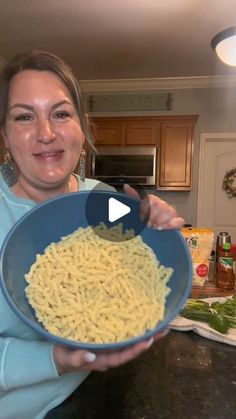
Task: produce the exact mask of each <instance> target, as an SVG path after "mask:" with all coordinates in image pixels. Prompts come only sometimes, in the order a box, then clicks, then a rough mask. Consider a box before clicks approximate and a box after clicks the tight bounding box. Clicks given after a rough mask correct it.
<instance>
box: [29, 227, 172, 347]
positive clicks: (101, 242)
mask: <svg viewBox="0 0 236 419" xmlns="http://www.w3.org/2000/svg"><path fill="white" fill-rule="evenodd" d="M95 229H97V230H100V231H102V233H103V237H104V234H105V236H107V238H109V239H110V237H112V240H113V239H114V240H115V239H116V240H117V241H116V242H115V241H111V240H106V239H104V238H102V237H101V236H100V235H98V234H96V232H95V231H94V230H95ZM95 229H94V228H92V227H86V228H79V229H78V230H76V231H75V232H73V233H72V234H70V235H68V236H66V237H63V238H62V240H61V241H59V242H58V243H51V244H50V245H49V246H48V247H47V248H46V249H45V252H44V254H42V255H39V254H38V255H37V256H36V261H35V263H34V264H33V265H32V266H31V268H30V271H29V272H28V273H27V274H26V275H25V279H26V281H27V282H28V285H27V287H26V296H27V298H28V300H29V303H30V304H31V306H32V307H33V308H34V310H35V313H36V316H37V318H38V320H39V321H40V322H42V324H43V325H44V327H45V328H46V329H47V330H48V331H49V332H50V333H53V334H54V335H57V336H60V337H63V338H66V339H71V340H76V341H81V342H90V343H111V342H118V341H122V340H126V339H129V338H132V337H135V336H139V335H142V334H143V333H145V332H146V331H147V330H151V329H153V328H154V327H155V326H156V324H157V323H158V322H159V321H160V320H162V319H163V316H164V310H165V301H166V297H167V295H168V294H169V292H170V288H169V287H168V285H167V283H168V281H169V279H170V277H171V275H172V272H173V269H172V268H165V267H164V266H162V265H161V264H160V263H159V261H158V260H157V258H156V255H155V253H154V252H153V250H152V249H151V248H150V247H149V246H148V245H147V244H145V243H144V242H143V240H142V238H141V236H134V232H133V231H132V230H128V231H125V232H123V226H122V225H117V226H115V227H112V228H111V229H109V228H107V227H106V226H105V224H103V223H100V224H99V225H98V226H97V227H95ZM131 237H132V238H131ZM124 238H125V240H124ZM128 239H129V240H128ZM121 240H122V241H121Z"/></svg>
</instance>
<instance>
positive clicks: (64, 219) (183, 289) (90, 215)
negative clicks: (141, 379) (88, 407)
mask: <svg viewBox="0 0 236 419" xmlns="http://www.w3.org/2000/svg"><path fill="white" fill-rule="evenodd" d="M91 197H92V198H91ZM110 197H114V198H115V199H118V200H119V201H121V202H122V203H124V204H125V205H128V206H129V207H130V208H131V212H130V213H129V214H127V215H126V216H124V217H122V218H121V219H119V220H118V221H117V223H118V222H122V223H123V224H124V227H125V228H133V229H134V230H135V231H136V232H137V233H140V234H141V236H142V238H143V240H144V242H146V243H147V244H148V245H149V246H150V247H152V249H153V250H154V252H155V253H156V255H157V257H158V259H159V260H160V262H161V263H162V264H163V265H165V266H168V267H169V266H171V267H172V268H173V269H174V274H173V275H172V277H171V280H170V281H169V284H168V285H169V287H170V288H171V293H170V294H169V296H168V297H167V301H166V307H165V316H164V319H163V320H162V321H161V322H159V323H158V324H157V325H156V327H155V329H153V330H151V331H148V332H147V333H145V334H144V335H142V336H138V337H135V338H133V339H129V340H126V341H122V342H117V343H112V344H111V343H110V344H92V343H91V344H89V343H83V342H77V341H72V340H67V339H64V338H61V337H58V336H55V335H52V334H51V333H49V332H47V331H46V330H45V328H44V327H43V325H42V324H41V323H40V322H39V321H38V320H37V319H36V316H35V313H34V310H33V309H32V307H31V306H30V305H29V303H28V300H27V299H26V296H25V287H26V285H27V283H26V282H25V279H24V275H25V274H26V273H27V272H28V271H29V268H30V266H31V265H32V263H34V261H35V255H36V254H37V253H43V252H44V249H45V248H46V247H47V246H48V245H49V244H50V243H51V242H56V241H59V240H60V239H61V237H62V236H66V235H67V234H70V233H72V232H73V231H74V230H75V229H77V228H78V227H87V226H88V225H91V223H92V224H93V225H96V224H97V223H98V222H100V221H104V222H105V223H106V224H107V225H108V226H111V225H114V224H115V223H109V221H107V220H108V199H109V198H110ZM138 214H139V201H138V200H136V199H134V198H131V197H129V196H127V195H124V194H121V193H118V192H109V193H108V192H105V191H97V192H92V193H91V192H77V193H73V194H67V195H63V196H60V197H57V198H55V199H52V200H49V201H46V202H44V203H42V204H40V205H37V206H36V207H34V208H33V209H32V210H31V211H29V212H28V213H27V214H25V215H24V216H23V217H22V218H21V219H20V220H19V221H18V222H17V223H16V224H15V225H14V226H13V227H12V229H11V230H10V232H9V233H8V235H7V236H6V238H5V240H4V242H3V245H2V247H1V251H0V285H1V288H2V291H3V293H4V296H5V298H6V300H7V302H8V303H9V305H10V306H11V308H12V309H13V310H14V312H15V313H16V314H17V315H18V316H19V317H20V318H21V319H22V320H23V321H24V322H25V323H26V324H27V325H28V326H30V327H31V328H32V329H34V330H35V331H37V332H38V333H39V334H41V335H43V336H44V337H45V339H48V340H50V341H52V342H54V343H58V344H63V345H67V346H69V347H71V348H81V349H89V350H94V351H96V350H108V349H118V348H124V347H127V346H130V345H132V344H134V343H136V342H139V341H142V340H145V339H149V338H150V337H151V336H152V335H153V334H155V333H156V332H160V331H161V330H163V329H164V328H166V327H167V326H168V323H169V322H170V321H171V320H172V319H173V318H174V317H175V316H176V315H177V314H178V312H179V311H180V309H181V307H182V306H183V305H184V303H185V301H186V299H187V298H188V296H189V293H190V290H191V286H192V261H191V256H190V254H189V251H188V248H187V245H186V243H185V240H184V238H183V237H182V235H181V233H180V232H179V231H177V230H169V231H167V230H166V231H157V230H153V229H150V228H148V227H146V226H145V224H144V223H142V222H141V221H140V220H139V216H138ZM88 219H89V222H88ZM141 230H142V231H141ZM140 231H141V232H140Z"/></svg>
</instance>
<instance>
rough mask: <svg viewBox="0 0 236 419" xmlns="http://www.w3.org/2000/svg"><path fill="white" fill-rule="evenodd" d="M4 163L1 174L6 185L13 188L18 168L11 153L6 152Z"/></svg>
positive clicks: (0, 167)
mask: <svg viewBox="0 0 236 419" xmlns="http://www.w3.org/2000/svg"><path fill="white" fill-rule="evenodd" d="M3 159H4V162H3V163H2V164H1V166H0V171H1V174H2V176H3V178H4V180H5V182H6V184H7V185H8V186H9V187H11V186H13V185H15V183H16V181H17V178H16V168H15V165H14V163H13V160H12V158H11V155H10V153H9V151H7V150H6V151H5V152H4V154H3Z"/></svg>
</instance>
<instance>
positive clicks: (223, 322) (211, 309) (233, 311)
mask: <svg viewBox="0 0 236 419" xmlns="http://www.w3.org/2000/svg"><path fill="white" fill-rule="evenodd" d="M180 315H181V316H183V317H186V318H187V319H190V320H197V321H201V322H205V323H208V324H209V326H210V327H212V328H213V329H215V330H217V331H218V332H220V333H223V334H224V333H227V332H228V330H229V328H231V327H232V328H236V295H234V296H233V297H232V298H229V299H227V300H226V301H225V302H224V303H220V302H219V301H216V302H214V303H209V302H206V301H203V300H195V299H193V298H189V299H188V300H187V303H186V304H185V306H184V308H183V309H182V310H181V312H180Z"/></svg>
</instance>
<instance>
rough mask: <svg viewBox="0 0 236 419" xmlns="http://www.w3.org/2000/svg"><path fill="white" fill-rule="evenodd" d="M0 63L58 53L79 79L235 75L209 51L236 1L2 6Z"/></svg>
mask: <svg viewBox="0 0 236 419" xmlns="http://www.w3.org/2000/svg"><path fill="white" fill-rule="evenodd" d="M0 2H1V3H0V56H1V57H2V59H3V60H5V59H6V60H7V59H9V58H10V57H11V56H13V55H15V54H16V53H19V52H21V51H23V50H25V49H31V48H38V49H46V50H49V51H52V52H54V53H56V54H58V55H60V56H61V57H62V58H64V59H65V60H66V61H67V62H68V63H69V64H70V65H71V66H72V67H73V69H74V70H75V71H76V72H77V74H78V75H79V78H80V79H85V80H94V79H131V78H132V79H140V78H160V77H161V78H163V77H171V78H172V77H174V78H175V77H194V76H219V75H223V76H227V75H236V68H235V67H229V66H226V65H224V64H223V63H221V62H220V61H219V60H218V58H217V57H216V55H215V53H214V52H213V50H212V49H211V46H210V42H211V39H212V38H213V37H214V35H216V34H217V33H218V32H219V31H221V30H223V29H225V28H227V27H230V26H234V25H236V0H40V1H39V0H7V1H5V0H0Z"/></svg>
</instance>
